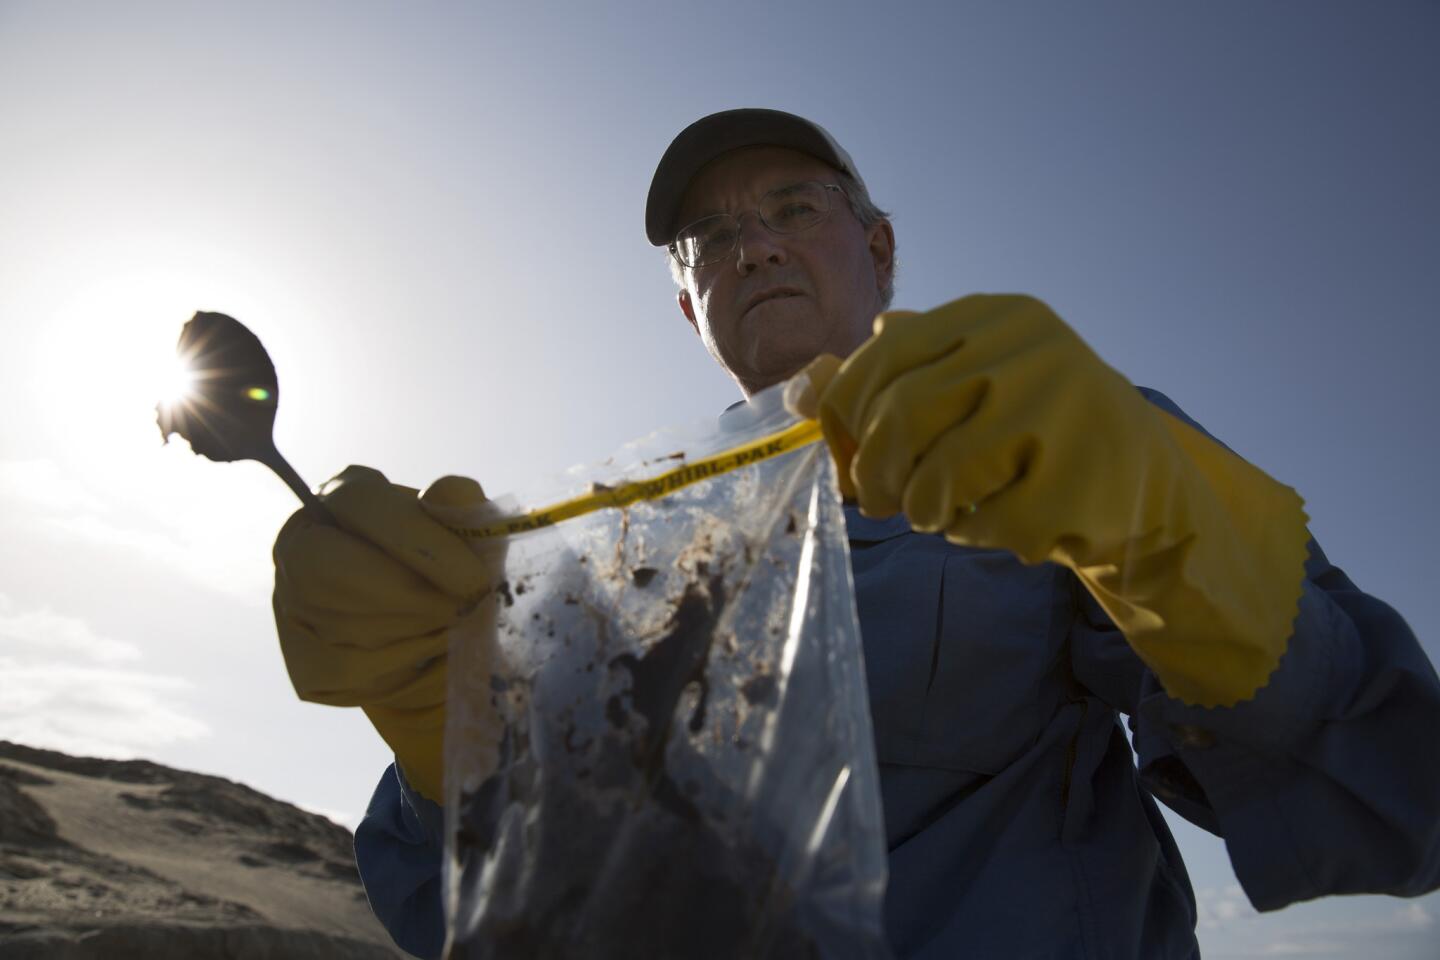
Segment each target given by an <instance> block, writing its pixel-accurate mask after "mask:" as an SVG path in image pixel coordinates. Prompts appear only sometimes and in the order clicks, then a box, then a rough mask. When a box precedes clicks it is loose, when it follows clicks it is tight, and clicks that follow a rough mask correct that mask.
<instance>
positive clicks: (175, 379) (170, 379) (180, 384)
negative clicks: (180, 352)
mask: <svg viewBox="0 0 1440 960" xmlns="http://www.w3.org/2000/svg"><path fill="white" fill-rule="evenodd" d="M156 377H157V383H156V391H157V393H158V396H157V397H156V400H157V401H158V402H159V403H160V404H162V405H164V406H167V407H168V406H173V405H174V404H177V403H180V402H181V401H184V400H188V399H190V398H191V397H192V396H193V395H194V390H195V383H196V381H197V380H199V378H200V375H199V373H198V372H197V371H196V370H195V369H194V368H193V367H192V366H191V365H190V363H189V361H188V360H186V359H185V358H184V357H178V356H177V357H173V358H170V360H169V361H168V362H167V363H165V364H163V365H161V367H160V369H159V370H157V371H156Z"/></svg>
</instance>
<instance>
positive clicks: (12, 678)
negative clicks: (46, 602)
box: [0, 595, 210, 759]
mask: <svg viewBox="0 0 1440 960" xmlns="http://www.w3.org/2000/svg"><path fill="white" fill-rule="evenodd" d="M0 641H3V647H0V651H3V653H0V738H4V739H9V740H16V741H20V742H23V743H28V744H31V745H33V746H37V747H49V748H51V749H56V750H63V751H65V752H67V753H77V754H85V755H90V756H100V757H111V758H115V759H128V758H131V757H137V756H144V755H147V754H151V753H153V752H154V751H155V749H156V748H157V747H163V746H166V745H168V744H172V743H177V742H181V741H190V740H198V739H200V738H202V737H205V736H208V735H209V734H210V728H209V727H208V726H207V725H206V724H205V723H204V722H203V721H202V720H200V719H199V718H198V717H196V716H195V715H194V713H193V712H192V711H191V709H190V708H189V705H188V704H187V702H186V701H187V699H188V698H189V695H190V691H191V690H192V689H193V685H192V684H191V683H190V682H189V681H187V680H184V679H182V678H180V677H175V676H169V675H165V674H160V673H152V672H148V671H145V670H143V669H138V668H136V667H134V666H127V667H121V666H117V665H116V664H118V663H122V662H125V663H133V662H135V661H138V660H140V659H141V653H140V650H139V648H138V647H137V646H136V645H135V644H133V643H130V642H129V641H126V640H120V639H115V638H111V637H107V636H104V635H102V634H99V633H97V632H96V631H95V630H93V629H92V628H91V627H90V626H89V624H87V623H86V622H85V621H84V620H81V619H80V618H78V617H71V616H67V615H64V614H57V613H54V612H52V611H50V610H44V609H42V610H19V609H17V607H16V604H15V602H14V601H13V600H11V599H10V598H9V597H6V596H4V595H0Z"/></svg>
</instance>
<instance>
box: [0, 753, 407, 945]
mask: <svg viewBox="0 0 1440 960" xmlns="http://www.w3.org/2000/svg"><path fill="white" fill-rule="evenodd" d="M352 844H353V838H352V836H351V834H350V831H348V830H346V829H345V828H344V827H342V826H339V825H338V824H335V823H332V822H331V821H329V820H327V819H325V818H324V817H320V816H317V815H315V814H312V813H307V812H306V811H304V810H301V809H299V808H298V807H295V806H293V805H292V804H288V803H284V802H281V801H279V800H275V799H273V798H271V797H267V796H265V795H264V794H262V793H260V792H258V791H256V790H253V789H251V788H249V787H246V786H244V785H243V784H238V783H234V782H232V781H229V780H225V779H223V778H220V777H212V776H207V775H204V774H198V773H191V772H188V771H184V770H175V769H172V768H169V767H165V766H162V765H160V764H157V763H151V762H149V761H145V760H127V761H115V760H102V759H95V758H89V757H72V756H68V755H66V754H63V753H57V752H55V751H51V750H41V749H38V748H35V747H28V746H24V745H21V744H15V743H9V742H7V741H3V740H0V956H3V957H5V958H6V960H28V958H32V957H33V958H41V957H43V958H45V960H81V958H83V960H91V958H95V960H99V958H105V960H126V958H131V957H134V958H144V960H171V958H175V960H179V958H185V960H206V958H215V960H222V958H223V960H261V958H272V957H277V958H296V960H311V958H314V960H322V958H325V960H328V958H332V957H333V958H341V957H344V958H358V960H369V958H393V957H405V956H407V954H405V953H403V952H402V951H400V950H399V949H398V948H397V947H395V946H394V944H393V943H391V941H390V938H389V936H388V935H387V934H386V933H385V931H384V930H383V929H382V928H381V927H380V925H379V923H378V922H377V921H376V920H375V918H374V916H373V915H372V914H371V912H370V909H369V907H368V906H367V904H366V900H365V895H364V891H363V890H362V889H361V887H360V879H359V875H358V873H357V872H356V869H355V862H354V854H353V852H352Z"/></svg>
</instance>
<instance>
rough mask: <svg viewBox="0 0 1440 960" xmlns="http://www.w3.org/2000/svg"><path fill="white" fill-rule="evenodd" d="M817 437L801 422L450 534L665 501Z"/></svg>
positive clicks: (500, 532) (514, 528) (519, 527)
mask: <svg viewBox="0 0 1440 960" xmlns="http://www.w3.org/2000/svg"><path fill="white" fill-rule="evenodd" d="M820 436H821V434H820V423H819V421H816V420H801V421H800V422H799V423H797V424H795V425H794V426H790V427H786V428H785V429H784V430H780V431H777V432H776V433H772V434H770V435H769V436H768V437H761V438H760V439H759V440H755V441H753V442H751V443H747V444H745V445H744V446H740V447H733V448H731V449H729V450H725V451H722V452H721V453H717V454H715V455H714V456H710V457H706V458H705V459H703V460H696V461H695V462H694V463H687V464H685V465H684V466H681V467H676V468H675V469H673V470H667V471H666V472H664V473H662V474H660V475H659V476H655V477H651V478H649V479H647V480H632V481H628V482H626V483H622V484H620V485H618V486H614V487H598V488H597V489H595V490H593V491H591V492H590V493H586V494H582V495H581V496H578V497H572V498H571V499H569V500H562V501H561V502H559V503H555V504H551V505H550V506H548V507H542V508H541V509H539V510H531V511H530V512H529V513H522V514H519V515H517V516H513V517H502V518H500V519H498V520H496V521H495V522H493V523H488V524H486V525H484V526H482V527H451V528H450V529H451V530H453V531H455V532H456V533H458V534H459V535H460V536H462V537H468V538H470V539H472V540H481V539H484V538H486V537H503V536H508V535H510V534H515V533H524V532H525V531H527V530H538V529H540V528H541V527H549V526H553V525H554V524H557V523H560V522H561V521H564V520H569V519H571V518H573V517H579V516H584V515H585V514H587V513H594V512H595V511H596V510H604V509H606V508H608V507H628V506H629V505H630V504H632V503H636V502H638V501H640V500H658V499H660V498H661V497H665V496H669V495H670V494H672V493H674V492H675V491H676V490H680V489H683V488H685V487H688V486H690V485H691V484H692V483H699V482H700V481H701V480H709V479H710V478H711V477H718V476H720V475H721V474H722V473H729V472H730V471H731V470H736V469H738V468H740V467H748V466H749V465H750V464H752V463H759V462H760V461H761V460H769V459H770V458H771V457H778V456H780V455H781V454H782V453H789V452H790V451H791V450H795V449H797V448H799V447H804V446H807V445H809V444H812V443H814V442H815V441H817V440H819V439H820Z"/></svg>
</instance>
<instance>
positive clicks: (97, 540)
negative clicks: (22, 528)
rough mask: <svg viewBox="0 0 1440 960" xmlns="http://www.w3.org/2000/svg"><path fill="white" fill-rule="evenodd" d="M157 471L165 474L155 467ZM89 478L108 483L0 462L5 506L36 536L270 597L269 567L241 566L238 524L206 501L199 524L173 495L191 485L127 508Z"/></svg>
mask: <svg viewBox="0 0 1440 960" xmlns="http://www.w3.org/2000/svg"><path fill="white" fill-rule="evenodd" d="M192 459H193V458H192ZM164 466H169V467H175V468H176V469H175V470H174V471H173V472H174V473H179V474H183V473H184V469H183V468H184V467H187V466H188V467H192V468H193V466H194V464H189V463H186V462H185V461H181V462H180V463H178V464H177V463H165V464H164ZM101 469H103V468H101V467H98V466H97V467H96V468H95V470H101ZM150 469H151V470H152V471H154V470H155V469H158V468H157V465H155V464H151V465H150ZM136 472H143V471H136ZM89 475H96V476H103V474H100V473H95V472H94V471H89V472H87V470H84V469H76V468H70V469H67V468H65V467H63V466H61V465H60V464H58V463H56V462H55V461H53V460H0V502H3V501H8V502H10V503H13V504H16V505H17V506H18V507H19V508H20V509H19V510H16V511H15V512H14V513H15V515H16V516H18V517H21V518H23V519H24V521H25V524H26V526H27V528H28V531H29V532H30V533H31V535H34V536H40V537H45V538H47V539H52V540H53V539H60V540H62V541H67V542H77V541H78V542H79V543H81V544H84V545H86V546H89V547H99V548H102V549H106V550H114V551H117V552H119V553H121V554H122V555H124V556H126V557H127V558H134V559H140V560H144V561H149V562H151V563H154V564H156V565H157V566H160V567H163V568H164V569H166V570H167V571H168V572H170V573H171V574H175V575H178V576H181V577H184V578H185V579H186V580H188V581H190V582H191V583H196V584H199V585H200V586H203V587H206V588H208V589H210V590H213V591H215V592H217V593H222V594H226V595H228V596H232V597H237V598H241V599H253V598H254V597H257V596H264V595H265V594H267V593H268V589H269V570H268V568H265V567H263V566H262V567H256V566H255V565H254V564H247V563H244V562H242V561H241V560H240V554H239V551H237V550H236V549H234V547H235V544H234V537H235V532H236V531H235V529H234V526H233V524H231V525H229V526H227V525H226V522H225V520H226V516H221V517H217V516H216V511H215V509H214V504H213V503H210V502H209V501H207V500H205V498H204V497H201V498H200V499H201V501H203V508H204V509H202V510H201V512H200V518H201V519H200V520H199V521H198V522H197V521H196V519H195V517H194V516H193V514H194V513H195V509H194V508H195V504H194V503H193V502H189V501H184V500H183V499H182V498H177V497H176V496H174V495H173V494H174V489H173V488H174V487H175V486H176V485H178V484H180V483H181V480H182V479H184V478H177V477H174V476H171V477H167V478H166V479H167V481H168V483H169V485H170V486H169V488H165V487H157V489H156V490H154V491H151V494H152V495H151V496H150V497H149V498H148V499H147V500H146V501H145V506H144V507H143V508H142V507H141V506H137V504H136V503H133V502H132V503H126V502H125V497H124V496H122V495H120V492H117V491H115V490H110V489H108V488H105V487H103V486H99V487H97V486H92V485H90V484H88V483H87V482H86V477H87V476H89ZM131 479H132V481H133V480H135V479H136V478H131ZM157 483H158V481H157ZM192 493H193V491H192ZM192 499H193V497H192ZM111 500H114V502H113V503H112V502H111ZM157 503H159V504H164V505H165V508H166V509H172V508H173V510H174V511H175V512H176V516H173V517H172V516H165V515H163V513H164V512H163V511H162V512H161V514H160V515H157V514H155V510H154V505H155V504H157ZM7 512H9V511H7ZM235 512H236V511H234V510H226V511H224V514H225V515H228V514H232V513H235ZM242 529H243V528H242ZM261 539H262V540H263V539H265V538H263V537H262V538H261ZM250 552H253V551H250Z"/></svg>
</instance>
